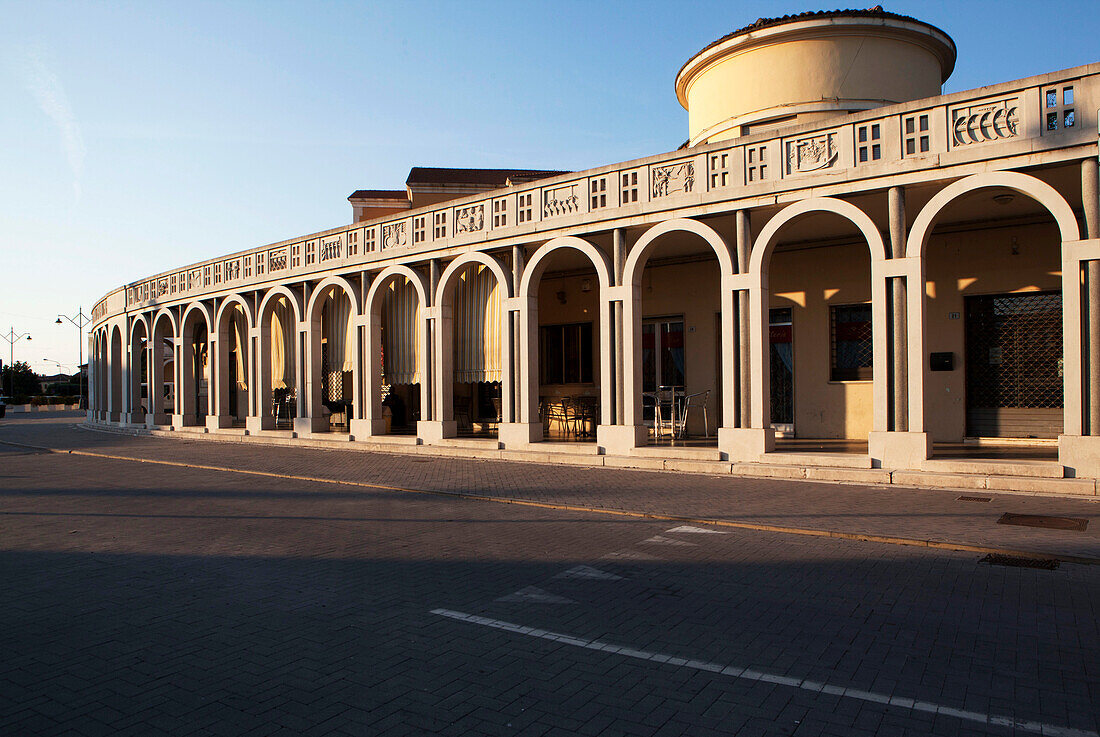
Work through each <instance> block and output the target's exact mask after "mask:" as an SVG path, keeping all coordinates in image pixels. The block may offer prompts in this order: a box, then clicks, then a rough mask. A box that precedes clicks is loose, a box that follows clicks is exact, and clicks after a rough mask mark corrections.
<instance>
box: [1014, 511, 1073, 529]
mask: <svg viewBox="0 0 1100 737" xmlns="http://www.w3.org/2000/svg"><path fill="white" fill-rule="evenodd" d="M997 524H999V525H1019V526H1020V527H1042V528H1045V529H1048V530H1071V531H1073V532H1084V531H1085V528H1086V527H1088V524H1089V521H1088V520H1087V519H1081V518H1080V517H1047V516H1045V515H1041V514H1012V513H1011V512H1005V513H1004V514H1003V515H1001V518H1000V519H999V520H997Z"/></svg>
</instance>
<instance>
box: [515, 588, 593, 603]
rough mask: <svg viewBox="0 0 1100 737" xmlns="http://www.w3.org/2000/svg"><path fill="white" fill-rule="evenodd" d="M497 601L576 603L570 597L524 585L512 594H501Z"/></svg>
mask: <svg viewBox="0 0 1100 737" xmlns="http://www.w3.org/2000/svg"><path fill="white" fill-rule="evenodd" d="M497 601H503V602H507V603H511V604H517V603H518V604H576V603H577V602H575V601H573V600H572V599H566V598H565V597H564V596H558V595H557V594H551V593H550V592H549V591H543V590H542V589H540V588H539V587H538V586H526V587H524V588H522V589H520V590H519V591H517V592H515V593H514V594H508V595H507V596H502V597H500V598H499V599H497Z"/></svg>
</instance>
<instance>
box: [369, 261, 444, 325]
mask: <svg viewBox="0 0 1100 737" xmlns="http://www.w3.org/2000/svg"><path fill="white" fill-rule="evenodd" d="M398 276H403V277H405V278H406V279H408V280H409V281H410V282H412V285H413V288H414V289H415V290H416V296H417V299H419V300H420V304H421V305H423V306H424V308H425V309H426V308H427V307H428V294H429V288H428V283H427V280H426V279H425V278H424V276H423V275H422V274H421V273H420V272H418V271H416V270H414V269H413V268H411V267H409V266H406V265H405V264H394V265H392V266H387V267H386V268H384V269H382V271H380V272H378V275H377V276H375V277H374V280H373V281H371V285H370V289H368V290H367V300H366V303H365V304H364V306H363V314H364V315H368V316H369V315H373V314H374V313H375V304H374V303H375V300H376V299H378V294H379V292H381V291H382V289H383V288H384V287H385V286H386V285H387V284H388V283H389V282H390V280H391V279H393V278H395V277H398Z"/></svg>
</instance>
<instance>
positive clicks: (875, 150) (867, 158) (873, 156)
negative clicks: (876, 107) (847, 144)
mask: <svg viewBox="0 0 1100 737" xmlns="http://www.w3.org/2000/svg"><path fill="white" fill-rule="evenodd" d="M856 133H857V136H856V137H857V138H858V139H859V146H858V147H857V153H856V159H857V160H858V161H859V163H860V164H866V163H868V162H871V161H878V160H879V159H881V158H882V145H881V144H880V143H879V141H880V140H881V139H882V126H881V125H880V124H878V123H872V124H871V125H861V126H857V128H856Z"/></svg>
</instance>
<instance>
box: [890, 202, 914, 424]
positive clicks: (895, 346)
mask: <svg viewBox="0 0 1100 737" xmlns="http://www.w3.org/2000/svg"><path fill="white" fill-rule="evenodd" d="M889 211H890V243H889V246H888V247H889V249H890V253H889V254H888V257H889V258H892V259H894V258H903V257H904V256H905V190H904V189H902V188H901V187H891V188H890V191H889ZM905 288H906V284H905V280H904V279H903V278H901V277H895V278H893V279H891V280H890V306H891V317H892V325H891V328H892V329H891V333H892V336H891V341H890V374H891V379H892V382H891V390H892V391H891V395H892V400H893V401H892V402H891V409H892V414H891V416H892V418H893V422H892V425H891V427H890V429H891V430H895V431H897V432H906V431H907V430H908V429H909V382H908V372H907V363H906V360H905V359H906V353H907V349H908V341H907V340H906V330H905Z"/></svg>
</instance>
